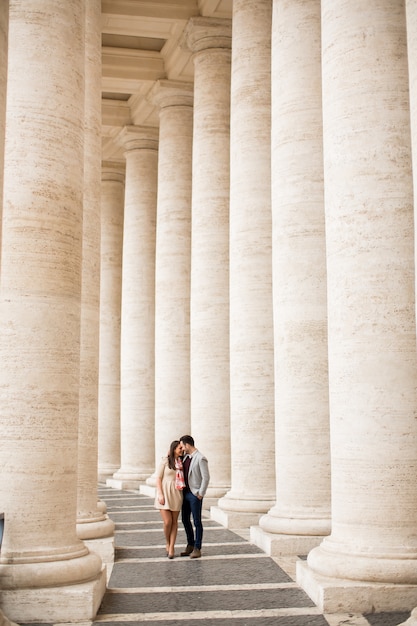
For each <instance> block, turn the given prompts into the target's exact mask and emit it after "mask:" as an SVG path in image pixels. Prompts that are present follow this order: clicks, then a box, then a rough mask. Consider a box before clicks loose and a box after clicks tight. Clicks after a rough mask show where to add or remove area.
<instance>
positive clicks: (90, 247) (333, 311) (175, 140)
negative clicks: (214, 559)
mask: <svg viewBox="0 0 417 626" xmlns="http://www.w3.org/2000/svg"><path fill="white" fill-rule="evenodd" d="M29 4H30V7H31V8H32V9H33V10H38V12H39V16H40V18H39V19H37V20H36V22H32V21H31V18H30V14H31V13H30V11H29V10H28V8H29ZM99 5H100V2H99V1H98V0H93V1H91V2H88V3H84V2H83V0H70V1H69V0H58V1H57V0H42V1H40V0H25V3H21V2H19V1H17V0H11V1H10V12H9V13H8V12H7V10H4V11H3V10H2V12H1V13H0V40H1V41H0V66H1V67H0V70H1V73H0V82H1V84H2V86H3V87H4V89H1V90H0V92H2V93H5V92H6V86H7V102H6V100H5V99H4V100H2V99H1V97H0V154H1V158H3V154H4V168H0V172H2V170H4V173H3V180H2V179H1V178H0V184H2V185H3V187H4V192H3V206H2V212H3V216H2V231H1V248H2V255H1V265H0V271H1V291H0V307H1V308H0V314H1V318H0V333H1V342H0V350H1V357H2V370H1V379H0V381H1V382H0V395H1V405H2V416H4V419H3V420H2V438H1V442H0V467H1V472H0V496H1V499H0V502H1V506H2V507H3V508H4V511H5V519H6V524H5V534H4V541H3V545H2V547H1V554H0V587H1V594H0V606H1V608H3V609H4V611H5V613H6V614H7V615H8V616H9V617H10V618H11V619H16V620H20V621H24V620H27V619H28V615H29V611H32V613H30V617H31V619H33V616H34V613H33V606H35V607H36V606H38V607H39V612H38V613H37V614H36V615H35V618H36V619H37V620H38V621H39V620H42V619H43V618H44V616H43V615H42V607H41V602H40V601H39V598H40V599H41V600H42V602H43V603H44V604H45V601H47V602H48V604H49V606H50V611H51V615H53V618H52V619H54V620H55V621H74V618H78V619H80V620H82V619H89V618H90V617H91V615H93V614H94V611H95V610H96V607H97V605H98V603H99V601H100V599H101V597H102V594H103V593H104V586H105V569H104V567H103V563H105V562H106V561H108V560H110V559H111V555H110V548H111V543H112V534H113V528H112V524H111V522H110V521H109V520H108V518H107V516H106V514H105V511H103V507H102V506H101V505H100V503H99V502H97V498H96V483H97V475H99V476H100V479H102V480H106V481H107V483H108V484H110V485H112V486H114V487H116V488H140V489H143V490H146V489H148V490H152V487H153V484H154V478H153V472H154V469H155V465H156V464H157V463H158V460H159V458H160V457H161V456H162V455H164V454H165V453H166V450H167V448H168V446H169V443H170V441H171V440H172V439H174V438H178V437H179V436H181V435H182V434H186V433H191V434H192V435H193V436H194V437H195V440H196V444H197V447H198V448H200V449H201V450H202V451H203V452H204V453H205V454H206V455H207V457H208V459H209V464H210V471H211V476H212V479H211V484H210V488H209V492H208V494H207V501H208V503H209V504H210V505H211V508H210V511H211V515H212V517H213V518H214V519H217V520H219V521H220V522H221V523H223V524H224V525H225V526H231V527H236V526H241V527H249V526H250V527H251V531H250V532H251V539H252V541H253V542H254V543H256V544H257V545H259V546H261V547H262V548H263V549H264V550H265V551H266V552H268V553H270V554H273V555H279V554H281V555H282V554H308V558H307V561H306V562H300V563H299V564H298V570H297V581H298V582H299V583H300V584H301V586H302V587H303V588H304V589H305V590H306V591H307V593H309V595H310V596H311V597H312V598H313V600H314V601H315V602H316V603H317V604H318V605H319V606H320V607H321V609H322V610H323V611H325V612H349V611H352V612H357V613H359V612H366V611H370V610H377V611H379V610H384V611H386V610H406V609H409V610H411V609H412V608H413V607H415V606H417V574H416V572H417V535H416V533H415V528H416V527H417V506H416V504H417V445H416V444H417V441H416V439H417V420H416V408H417V402H416V400H417V398H416V382H417V367H416V366H417V363H416V355H417V350H416V322H415V318H416V316H415V277H416V264H415V240H414V197H413V195H414V193H413V181H414V180H415V175H416V168H415V167H414V168H413V156H414V152H415V150H416V148H415V145H416V136H417V135H416V132H417V131H416V119H417V118H416V114H415V111H416V102H417V97H416V85H417V64H416V62H415V59H416V58H417V50H416V42H417V32H416V26H415V24H416V19H415V18H416V17H417V1H416V0H408V1H407V2H406V3H404V2H403V1H402V0H370V1H369V2H368V3H367V6H366V10H365V9H364V7H363V3H362V2H361V1H360V0H349V2H347V1H346V0H321V1H320V0H313V1H309V2H305V0H295V1H294V0H291V2H289V1H286V0H274V1H273V2H271V0H234V2H233V16H232V19H231V20H227V19H212V18H206V17H195V18H192V19H190V21H189V22H188V24H187V26H186V28H185V31H184V34H183V40H182V45H183V46H184V47H187V48H188V49H189V50H190V51H191V52H192V54H193V65H194V82H193V83H192V84H191V83H186V82H180V81H171V80H168V79H161V80H159V81H157V82H156V83H155V85H154V87H153V88H152V89H151V90H150V92H149V94H148V98H149V102H152V103H153V104H155V105H156V106H157V107H158V109H159V127H158V128H154V127H146V126H127V127H124V128H121V129H120V133H119V135H118V136H117V138H116V139H115V140H116V141H117V142H119V144H120V145H121V146H122V147H123V150H124V160H123V161H114V162H103V163H102V164H101V187H100V185H99V177H100V171H99V169H100V146H99V140H100V128H99V126H100V124H99V107H100V104H99V97H98V96H99V93H100V79H99V71H98V68H99V65H100V63H99V48H100V43H99V30H98V29H99V22H100V19H99V17H100V16H99V14H100V8H99ZM3 6H5V5H2V9H3ZM7 20H9V30H8V29H7ZM7 30H8V42H7ZM23 39H24V40H25V42H26V44H25V46H20V45H19V42H20V41H22V40H23ZM27 42H30V44H31V45H28V43H27ZM51 50H52V51H53V52H54V53H53V54H51ZM6 57H8V61H7V63H8V73H7V79H6V72H5V69H4V68H5V67H6ZM40 74H42V78H43V79H42V90H39V89H38V88H37V85H38V82H37V81H38V80H39V75H40ZM2 124H3V125H2ZM2 129H3V130H4V129H5V130H4V132H1V131H2ZM3 139H4V150H2V143H1V142H2V141H3ZM16 180H18V181H19V184H18V185H17V184H16ZM97 459H98V474H97ZM52 583H53V584H54V585H55V588H53V587H52ZM57 585H58V587H59V588H60V593H59V594H57V593H56V586H57ZM34 587H36V589H34ZM62 594H64V595H65V597H66V599H67V602H66V608H65V610H64V609H63V608H62V607H60V602H59V601H60V600H62ZM22 600H23V602H22ZM29 605H31V607H32V608H31V609H27V611H28V612H27V613H25V610H26V609H25V608H23V610H22V608H21V607H22V606H23V607H25V606H26V607H28V606H29ZM19 611H20V612H19ZM409 623H410V624H417V615H416V616H414V615H412V617H411V618H410V620H409Z"/></svg>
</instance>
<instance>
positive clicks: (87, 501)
mask: <svg viewBox="0 0 417 626" xmlns="http://www.w3.org/2000/svg"><path fill="white" fill-rule="evenodd" d="M100 17H101V3H100V0H89V2H87V3H86V16H85V18H86V19H85V99H84V102H85V106H84V211H83V254H82V281H81V341H80V390H79V393H80V400H79V406H80V413H79V424H78V498H77V500H78V505H77V524H78V526H77V534H78V537H79V538H80V539H89V540H94V539H97V538H99V537H100V538H103V537H110V536H113V534H114V522H112V521H111V520H109V518H108V516H107V515H106V514H105V513H103V512H102V511H99V510H98V509H97V454H98V453H97V448H98V365H99V330H100V323H99V322H100V180H101V29H100V25H101V24H100ZM101 545H102V544H101V542H100V544H98V543H96V545H95V551H96V552H100V554H101ZM101 555H102V557H103V556H104V555H103V554H101ZM106 560H107V558H106Z"/></svg>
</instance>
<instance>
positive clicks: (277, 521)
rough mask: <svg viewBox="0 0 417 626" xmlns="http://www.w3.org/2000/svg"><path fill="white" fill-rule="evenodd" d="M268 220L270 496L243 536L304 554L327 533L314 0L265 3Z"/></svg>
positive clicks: (323, 294) (317, 59) (321, 213)
mask: <svg viewBox="0 0 417 626" xmlns="http://www.w3.org/2000/svg"><path fill="white" fill-rule="evenodd" d="M272 221H273V276H274V330H275V433H276V435H275V442H276V443H275V450H276V477H277V480H276V494H277V496H276V497H277V500H276V503H275V506H274V507H273V508H272V509H271V510H270V511H269V512H268V515H266V516H264V517H262V518H261V520H260V528H259V529H256V531H255V530H254V529H253V530H252V539H253V540H255V542H256V543H258V544H259V545H261V546H263V547H265V548H266V549H267V550H268V551H269V552H272V553H274V552H275V553H288V552H289V553H291V552H293V553H295V554H305V553H307V552H308V550H310V549H311V548H312V547H314V546H315V545H318V543H319V542H320V541H321V539H320V537H321V536H323V535H328V534H329V533H330V433H329V403H328V367H327V308H326V242H325V223H324V190H323V138H322V103H321V43H320V0H314V1H313V2H305V0H295V1H294V0H292V1H288V0H287V1H284V2H274V5H273V27H272Z"/></svg>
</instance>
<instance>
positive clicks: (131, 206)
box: [114, 126, 158, 486]
mask: <svg viewBox="0 0 417 626" xmlns="http://www.w3.org/2000/svg"><path fill="white" fill-rule="evenodd" d="M120 140H121V141H122V142H123V144H124V146H125V157H126V190H125V217H124V230H123V280H122V326H121V362H120V375H121V379H120V385H121V386H120V438H121V467H120V469H119V470H118V471H117V472H116V474H115V475H114V479H115V480H119V481H123V482H124V484H126V481H129V484H130V485H131V486H139V481H143V480H145V479H146V478H147V477H148V476H150V474H151V473H152V472H153V470H154V465H155V460H154V411H155V318H154V315H155V229H156V199H157V175H158V129H155V128H148V127H141V126H128V127H126V128H125V129H123V131H122V133H121V135H120Z"/></svg>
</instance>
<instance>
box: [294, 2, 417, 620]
mask: <svg viewBox="0 0 417 626" xmlns="http://www.w3.org/2000/svg"><path fill="white" fill-rule="evenodd" d="M322 29H323V33H322V45H323V50H322V53H323V137H324V168H325V171H324V179H325V181H326V187H325V198H326V234H327V239H326V244H327V272H328V316H329V324H328V336H329V381H330V385H329V390H330V419H331V463H332V533H331V535H330V536H329V537H328V538H325V539H324V540H323V542H322V543H321V545H320V546H319V547H317V548H314V549H313V550H312V551H311V552H310V554H309V556H308V562H307V563H303V565H302V566H301V565H300V566H299V567H298V571H297V580H298V582H299V583H300V584H301V585H302V586H303V587H304V589H305V590H306V591H307V593H309V594H310V595H311V597H312V598H313V599H314V600H315V601H317V604H318V605H319V607H320V608H321V610H323V611H324V612H332V611H335V610H337V611H338V612H355V613H364V612H369V611H376V612H379V611H395V610H400V609H401V610H407V609H411V608H412V607H414V606H415V605H416V600H417V567H416V566H417V534H416V527H417V507H416V469H415V468H416V467H417V420H416V406H417V398H416V389H417V367H416V365H417V364H416V331H415V288H414V274H415V254H414V232H413V231H414V223H413V222H414V220H413V218H414V216H413V185H412V174H411V146H410V119H409V114H410V112H409V93H408V65H407V41H406V27H405V12H404V6H403V3H401V2H398V1H397V0H371V1H370V2H368V3H367V5H366V11H364V7H363V3H362V2H361V1H360V0H350V1H349V2H347V1H346V0H323V2H322Z"/></svg>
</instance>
